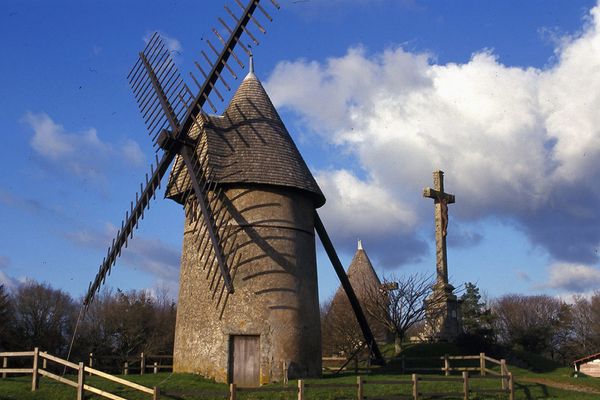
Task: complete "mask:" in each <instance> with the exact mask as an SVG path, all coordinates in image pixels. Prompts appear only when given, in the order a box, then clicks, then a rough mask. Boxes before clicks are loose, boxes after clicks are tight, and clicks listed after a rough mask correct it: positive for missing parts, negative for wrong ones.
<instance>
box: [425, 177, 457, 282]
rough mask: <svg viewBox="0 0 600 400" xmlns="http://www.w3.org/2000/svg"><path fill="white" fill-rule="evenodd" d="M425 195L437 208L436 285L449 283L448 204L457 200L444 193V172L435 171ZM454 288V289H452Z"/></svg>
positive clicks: (451, 195)
mask: <svg viewBox="0 0 600 400" xmlns="http://www.w3.org/2000/svg"><path fill="white" fill-rule="evenodd" d="M423 197H428V198H430V199H433V200H434V208H435V254H436V268H437V283H436V285H438V286H442V287H444V288H447V287H449V285H448V259H447V255H446V233H447V230H448V204H452V203H454V201H455V198H454V195H453V194H449V193H444V172H442V171H439V170H438V171H434V172H433V189H432V188H425V189H423ZM450 290H452V289H450Z"/></svg>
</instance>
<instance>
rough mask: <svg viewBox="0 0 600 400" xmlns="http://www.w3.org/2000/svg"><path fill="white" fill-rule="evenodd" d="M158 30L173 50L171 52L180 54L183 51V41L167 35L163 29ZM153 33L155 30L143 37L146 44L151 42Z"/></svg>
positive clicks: (167, 45) (166, 44) (170, 49)
mask: <svg viewBox="0 0 600 400" xmlns="http://www.w3.org/2000/svg"><path fill="white" fill-rule="evenodd" d="M157 32H158V34H159V35H160V38H161V39H162V41H163V43H164V45H165V46H166V48H167V49H168V50H169V51H170V52H171V54H175V55H179V54H181V53H182V51H183V46H182V45H181V42H180V41H179V40H177V39H175V38H174V37H172V36H169V35H167V34H166V33H164V32H162V31H157ZM153 34H154V31H152V32H148V33H146V35H145V36H144V38H143V40H144V42H145V43H146V44H148V43H149V42H150V39H151V38H152V35H153Z"/></svg>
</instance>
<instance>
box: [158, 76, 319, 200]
mask: <svg viewBox="0 0 600 400" xmlns="http://www.w3.org/2000/svg"><path fill="white" fill-rule="evenodd" d="M199 135H201V136H200V142H201V143H202V144H205V146H204V148H205V150H204V152H203V153H204V154H199V153H200V152H201V150H200V148H201V146H198V149H197V153H198V156H199V157H207V161H208V165H209V168H210V170H212V173H213V179H214V180H215V181H216V182H218V183H219V184H225V185H226V184H236V183H250V184H258V185H273V186H283V187H288V188H292V189H297V190H302V191H305V192H308V193H309V195H311V196H312V197H313V199H314V201H315V207H320V206H322V205H323V204H324V203H325V196H324V195H323V193H322V192H321V189H320V188H319V186H318V185H317V182H316V181H315V179H314V177H313V176H312V174H311V173H310V170H309V169H308V167H307V165H306V163H305V162H304V159H303V158H302V156H301V155H300V152H299V151H298V148H297V147H296V145H295V144H294V141H293V140H292V138H291V136H290V134H289V133H288V131H287V129H286V128H285V126H284V124H283V122H282V121H281V118H280V117H279V114H278V113H277V111H276V110H275V107H274V106H273V103H272V102H271V100H270V99H269V96H268V95H267V93H266V91H265V89H264V88H263V86H262V84H261V83H260V81H259V80H258V79H257V78H256V76H255V75H254V73H252V72H251V73H249V74H248V76H246V78H245V79H244V81H243V82H242V84H241V85H240V87H239V88H238V90H237V92H236V93H235V95H234V96H233V98H232V100H231V102H230V104H229V106H228V107H227V109H226V110H225V112H224V113H223V115H221V116H216V115H203V116H201V121H200V126H199V127H198V126H195V127H193V128H192V129H191V131H190V133H189V136H190V137H192V138H194V139H197V138H198V137H199ZM190 189H191V186H190V183H189V177H188V176H187V171H186V170H185V168H184V165H183V160H182V159H181V157H180V156H177V158H176V160H175V163H174V165H173V170H172V171H171V175H170V177H169V183H168V186H167V191H166V195H165V196H166V197H169V198H171V199H173V200H175V201H178V202H180V203H181V202H182V199H183V195H184V194H185V193H186V192H187V191H189V190H190Z"/></svg>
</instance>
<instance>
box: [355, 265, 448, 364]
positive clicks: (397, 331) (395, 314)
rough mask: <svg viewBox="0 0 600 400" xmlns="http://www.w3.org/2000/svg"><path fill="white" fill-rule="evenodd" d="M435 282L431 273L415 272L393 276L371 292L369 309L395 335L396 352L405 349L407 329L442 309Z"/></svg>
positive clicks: (369, 312)
mask: <svg viewBox="0 0 600 400" xmlns="http://www.w3.org/2000/svg"><path fill="white" fill-rule="evenodd" d="M433 283H434V280H433V277H432V275H423V274H413V275H408V276H406V277H405V278H403V279H400V278H397V277H394V276H391V277H388V278H385V279H384V282H383V284H382V285H381V287H380V288H378V289H377V290H371V291H370V292H369V301H367V302H365V308H366V312H367V313H368V314H369V315H370V316H371V318H373V319H375V320H377V321H379V322H380V323H381V324H383V325H385V326H386V328H387V329H388V330H389V331H390V332H391V333H392V334H393V335H394V347H395V351H396V354H398V353H400V351H401V350H402V343H403V342H404V341H405V339H406V333H407V332H408V330H409V329H411V328H412V327H413V326H415V325H416V324H419V323H422V322H424V321H425V320H426V319H428V318H432V317H435V315H434V314H436V310H439V308H440V305H441V301H442V299H441V297H440V296H436V295H435V294H434V292H433V291H432V287H433Z"/></svg>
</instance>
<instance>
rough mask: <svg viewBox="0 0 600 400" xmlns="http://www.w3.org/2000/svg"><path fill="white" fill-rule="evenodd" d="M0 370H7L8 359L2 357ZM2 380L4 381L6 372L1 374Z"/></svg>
mask: <svg viewBox="0 0 600 400" xmlns="http://www.w3.org/2000/svg"><path fill="white" fill-rule="evenodd" d="M2 368H8V357H3V359H2ZM2 379H6V372H3V373H2Z"/></svg>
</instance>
